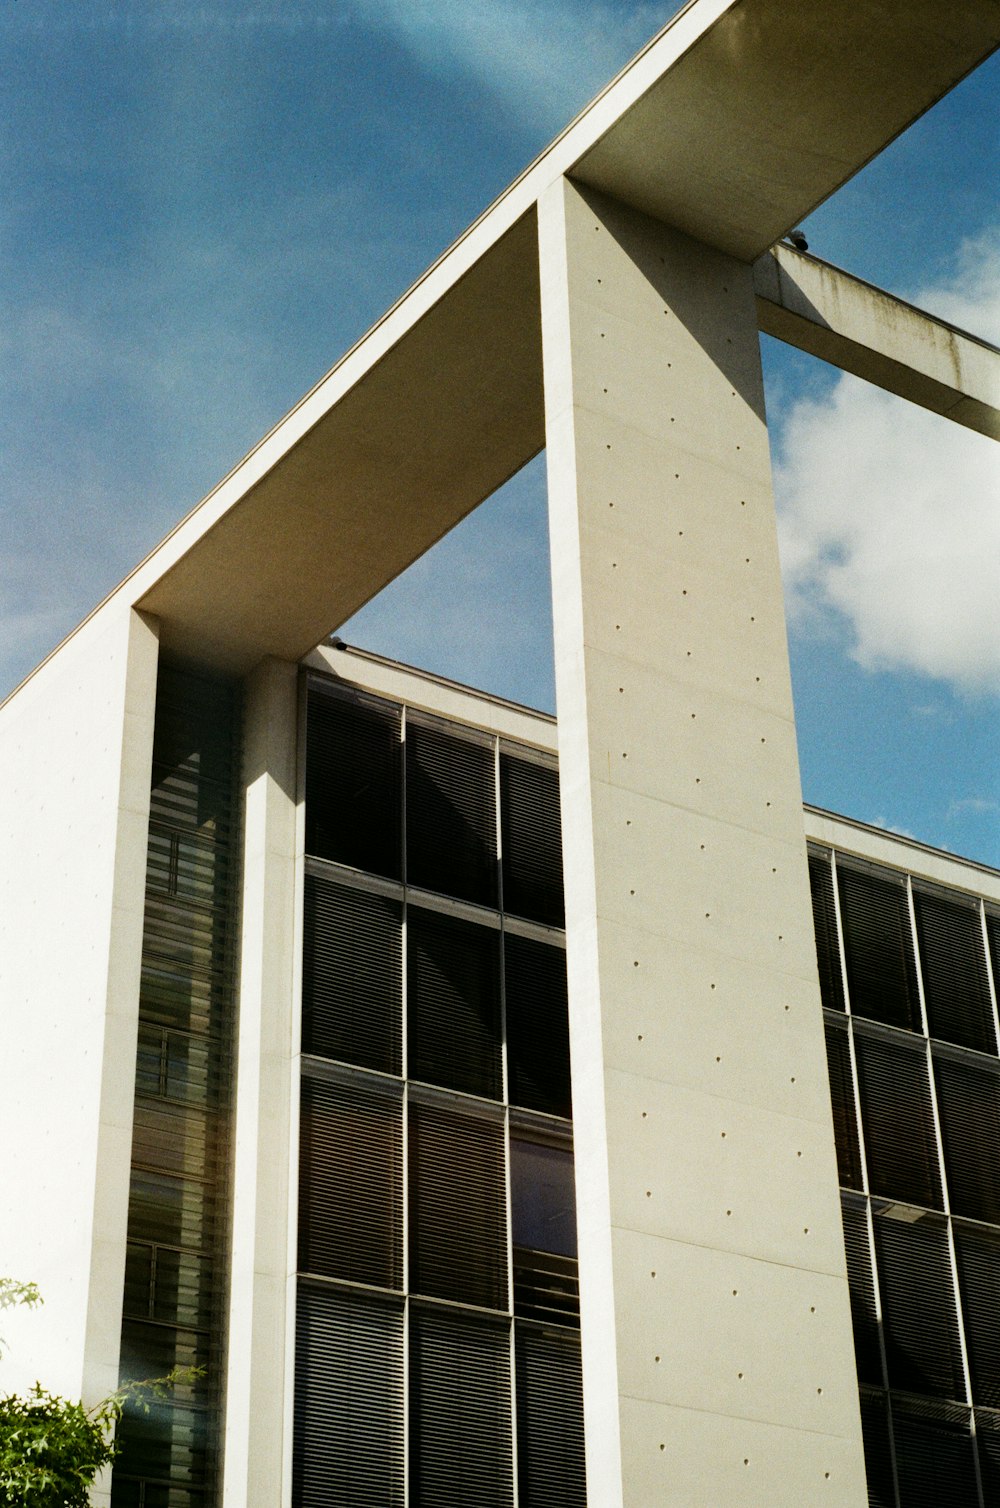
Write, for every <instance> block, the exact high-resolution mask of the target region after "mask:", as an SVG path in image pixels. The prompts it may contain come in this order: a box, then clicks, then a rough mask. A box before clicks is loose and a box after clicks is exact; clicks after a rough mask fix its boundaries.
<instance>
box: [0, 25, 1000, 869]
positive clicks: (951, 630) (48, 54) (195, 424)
mask: <svg viewBox="0 0 1000 1508" xmlns="http://www.w3.org/2000/svg"><path fill="white" fill-rule="evenodd" d="M676 8H677V7H676V6H675V5H673V4H671V3H670V0H667V3H665V4H662V5H654V4H631V3H627V0H620V3H611V0H489V3H485V0H482V3H481V0H326V3H319V0H283V3H275V0H205V3H196V0H161V3H153V0H148V3H129V0H117V3H110V4H105V3H101V0H92V3H90V4H88V5H87V6H82V5H80V6H77V5H67V4H66V0H18V3H17V4H10V5H8V6H7V7H5V8H4V9H3V11H2V13H0V47H2V56H3V60H4V61H3V72H2V87H3V98H2V101H0V121H2V124H0V161H2V165H3V181H4V194H3V196H2V202H0V255H2V265H3V269H4V275H3V279H2V289H0V297H2V299H3V310H2V323H0V332H2V333H0V455H2V462H0V467H2V470H0V526H2V527H0V620H2V629H0V695H2V694H4V693H5V692H6V691H8V690H9V689H10V688H11V687H12V686H13V685H14V684H16V682H17V681H18V680H19V679H20V677H21V676H23V675H24V674H26V673H27V672H28V671H29V670H30V669H31V668H32V666H33V665H34V664H35V663H36V662H37V660H38V659H39V658H41V656H42V655H43V654H44V653H45V652H46V651H47V650H49V649H50V648H51V647H52V646H53V645H54V644H55V643H56V642H57V641H58V640H59V638H61V637H62V636H63V634H65V633H66V632H68V631H69V630H70V629H71V628H72V627H73V626H74V624H75V623H76V622H78V621H79V619H80V618H81V617H82V616H83V615H84V613H86V612H87V611H88V610H89V608H91V607H92V606H93V605H94V603H95V602H96V601H97V600H98V599H99V598H100V597H101V596H102V595H103V594H104V593H105V592H106V591H107V590H109V589H110V588H111V587H112V586H114V585H115V583H116V582H117V581H118V580H119V579H120V578H121V577H122V576H123V575H124V574H125V573H126V572H127V571H128V570H129V569H130V568H131V567H132V566H133V565H134V564H135V562H136V561H137V560H138V559H139V558H140V557H141V555H143V554H144V553H145V552H146V551H147V550H148V549H149V548H151V547H152V546H153V545H154V544H155V543H156V542H157V540H158V539H159V538H160V537H161V536H162V535H163V534H164V533H165V532H166V530H167V529H168V528H170V527H171V526H172V525H173V524H174V523H175V522H176V521H177V519H178V518H179V517H180V516H181V515H182V514H183V513H185V512H186V511H187V510H188V509H189V508H190V507H191V506H192V505H193V504H194V503H195V502H197V501H198V499H199V498H200V497H201V496H202V495H203V494H204V493H205V492H206V491H207V490H208V489H209V488H210V487H211V486H212V485H213V484H214V482H215V481H217V480H218V478H219V477H220V476H221V475H222V474H223V473H224V472H225V471H227V470H228V469H229V468H230V466H231V465H232V464H233V463H234V462H235V461H236V460H238V459H239V457H240V456H241V455H242V454H243V453H244V452H245V451H246V450H247V449H249V447H250V446H251V445H252V444H253V443H254V442H255V441H256V440H257V439H258V438H259V437H260V435H261V434H263V433H264V432H265V431H266V430H267V429H269V428H270V427H271V425H272V424H273V423H274V421H275V420H276V419H277V418H278V417H279V416H280V415H281V414H282V413H283V412H284V411H285V410H286V409H288V408H289V407H290V406H291V405H292V404H293V403H294V402H295V401H296V399H297V398H298V397H299V396H300V395H301V394H302V393H303V392H304V391H305V390H306V389H307V388H309V387H310V386H311V385H312V384H313V383H314V382H315V381H316V380H317V379H318V378H319V377H320V376H322V374H323V373H324V372H325V371H326V370H327V369H328V368H329V367H330V366H331V365H332V364H333V362H334V361H335V360H336V359H337V358H338V356H339V355H340V354H341V353H342V352H343V350H344V349H345V348H346V347H347V346H348V345H349V344H351V343H352V342H353V341H354V340H355V339H356V338H357V337H358V336H359V335H361V334H362V333H363V332H364V330H365V329H366V328H367V327H368V326H369V325H370V324H371V323H372V322H373V321H374V320H375V319H376V318H377V317H378V316H379V315H380V314H381V313H382V311H383V310H384V309H385V307H386V306H387V305H388V304H389V303H390V302H392V301H393V300H394V299H395V298H396V297H398V295H399V294H400V293H401V292H402V291H403V290H404V289H405V288H406V287H407V285H408V284H409V283H410V282H411V281H412V280H413V279H414V278H415V277H416V276H417V275H418V274H419V273H420V272H421V271H422V270H423V269H424V268H425V267H426V265H427V264H428V263H429V262H430V261H431V260H433V259H434V258H435V257H436V256H437V255H438V253H439V252H440V251H441V250H443V248H444V247H445V246H446V245H447V244H448V243H449V242H450V241H451V240H452V239H453V238H454V237H455V236H456V235H457V234H458V233H459V232H460V231H461V230H463V229H464V227H465V226H466V225H467V224H468V223H469V222H470V221H471V220H472V219H473V218H475V216H476V215H477V214H478V213H479V212H480V211H481V210H482V209H483V208H484V206H485V205H486V204H487V203H488V202H489V201H490V200H491V199H492V198H493V197H494V196H495V195H496V194H497V193H498V192H500V191H501V190H502V189H503V188H504V187H505V186H506V184H507V183H508V182H509V181H510V179H511V178H513V177H514V176H515V175H516V174H517V173H518V172H519V171H520V170H521V168H523V167H524V166H525V165H526V163H527V162H528V161H529V160H530V159H531V158H532V157H534V156H535V155H536V153H537V152H538V151H539V150H541V148H543V147H544V146H545V144H546V143H547V141H548V140H549V139H550V138H551V137H552V136H553V135H554V134H555V132H556V131H557V130H558V129H559V128H560V127H561V126H562V125H563V124H564V122H565V120H566V119H567V118H568V117H569V116H570V115H571V114H572V113H574V112H575V111H576V110H577V109H579V108H580V107H581V106H582V105H584V104H585V103H586V101H587V100H588V98H589V97H590V96H591V95H592V94H593V93H594V92H595V91H596V90H597V89H598V88H599V87H600V86H601V85H602V84H603V83H604V82H606V80H607V78H608V77H610V76H611V74H612V73H613V72H614V71H615V70H616V69H617V68H618V67H620V66H621V65H622V64H623V63H624V62H626V61H627V59H628V58H629V57H630V56H631V55H632V53H633V52H635V51H636V50H637V48H638V47H640V46H641V45H642V44H643V43H644V42H645V41H646V39H647V38H648V37H649V36H650V35H651V34H652V33H653V32H654V31H655V30H657V29H658V27H659V26H660V25H662V24H663V23H664V21H666V20H667V19H668V18H669V16H670V14H671V13H672V12H673V11H674V10H675V9H676ZM998 86H1000V63H998V60H996V59H994V60H993V61H992V62H991V63H988V64H987V65H985V66H984V67H983V68H982V69H981V70H980V71H979V72H978V73H977V74H975V75H974V76H973V77H972V78H970V79H969V80H967V81H966V82H965V83H964V84H963V85H962V86H960V88H959V89H958V90H956V91H955V92H954V93H953V94H952V95H950V96H949V97H948V98H947V99H945V100H944V101H942V103H941V104H940V105H938V106H937V107H936V108H935V109H934V110H933V111H931V112H930V113H929V114H928V115H927V116H926V117H925V118H924V119H923V120H922V121H921V122H918V123H917V125H916V126H914V127H913V128H912V129H911V131H909V132H908V133H907V134H906V135H905V136H904V137H902V138H901V139H900V140H899V141H898V142H897V143H895V144H894V145H893V146H892V147H891V148H889V149H888V150H887V151H886V152H885V153H884V154H883V155H882V156H881V157H880V158H879V159H877V160H876V161H875V162H874V163H873V164H872V165H871V166H870V167H869V168H867V169H866V170H865V171H864V172H863V173H862V174H860V175H859V176H858V177H857V178H856V179H855V180H854V181H853V182H852V183H851V184H850V185H848V186H847V187H846V188H845V189H844V190H842V191H841V192H840V193H839V194H838V195H836V196H835V197H834V198H833V199H832V200H831V201H830V202H829V203H828V204H827V205H825V206H823V207H822V208H821V209H820V210H818V211H817V212H816V213H815V214H814V215H813V216H812V217H811V219H810V221H809V222H808V223H807V225H806V229H807V232H808V234H809V237H810V241H811V244H812V247H813V249H814V250H815V251H816V252H817V253H818V254H819V255H820V256H824V257H827V258H829V259H830V260H831V261H834V262H836V263H838V264H840V265H842V266H845V267H848V268H849V269H851V270H852V271H855V272H857V273H859V274H860V275H862V276H864V277H867V278H869V279H871V280H872V281H874V282H877V283H881V284H882V285H883V286H886V287H889V288H891V289H893V290H894V291H896V292H899V293H901V294H903V295H905V296H907V297H910V298H913V299H914V301H916V302H921V303H923V304H924V305H926V306H927V307H932V308H935V309H936V310H938V311H939V312H941V313H942V314H944V315H945V316H946V317H948V318H950V319H952V320H954V321H955V322H956V323H959V324H967V325H968V326H970V327H971V328H973V329H975V330H978V331H979V333H981V334H983V335H987V336H989V337H990V338H992V339H993V340H994V341H1000V208H998V204H997V197H996V187H995V185H996V182H997V170H998V167H1000V150H998V136H997V113H996V106H995V100H996V97H997V90H998ZM764 346H765V351H764V356H765V371H766V374H767V382H768V404H769V410H770V414H771V420H772V444H773V448H774V458H775V464H776V484H777V492H778V498H779V508H780V515H781V522H782V537H783V546H784V551H785V559H786V581H787V587H788V601H789V607H790V635H791V647H792V663H793V678H794V684H795V694H796V706H797V712H798V720H799V738H800V752H801V760H802V771H803V785H804V790H805V795H806V797H807V799H808V800H811V801H813V802H815V803H817V804H819V805H824V806H828V807H831V808H832V809H834V810H839V811H843V812H847V813H849V814H850V815H853V816H856V817H859V818H862V819H864V820H867V821H875V822H880V823H883V824H885V825H887V826H890V827H893V828H898V829H900V830H904V831H907V832H910V833H912V834H914V835H915V836H918V837H920V838H922V839H924V840H925V841H928V842H932V843H936V844H939V845H941V846H944V847H949V848H953V849H954V850H955V851H957V852H959V853H964V854H968V855H970V856H972V857H975V858H979V859H982V860H984V861H986V862H988V863H993V864H996V865H1000V786H998V782H997V778H996V755H995V748H996V743H997V736H996V735H997V714H998V711H1000V700H998V698H1000V607H998V600H1000V591H998V590H997V588H996V583H997V582H998V581H1000V474H998V470H997V462H996V460H995V459H994V451H993V448H992V447H990V445H989V442H987V441H985V440H982V439H981V438H980V437H978V436H974V435H971V436H970V435H968V434H966V433H964V432H959V431H957V429H956V427H955V426H951V425H948V424H945V423H943V422H942V421H936V420H934V419H933V417H932V416H929V415H925V414H922V413H918V412H917V411H915V410H910V409H908V408H907V407H906V405H902V404H899V403H896V402H894V401H893V400H891V399H889V398H888V397H886V396H885V395H882V394H878V393H876V392H874V390H872V389H866V388H864V387H863V386H862V385H860V384H857V383H853V382H851V381H850V380H849V379H843V378H840V377H839V376H838V374H837V373H835V372H833V371H832V370H830V369H828V368H826V367H824V366H823V365H822V364H821V363H817V362H813V361H809V360H807V359H806V358H803V357H801V356H798V355H797V354H796V353H792V352H788V351H786V350H784V349H782V348H780V347H778V346H777V345H776V344H775V343H773V342H770V341H765V342H764ZM501 536H502V537H503V539H504V541H505V544H504V554H503V564H502V569H499V570H498V569H497V568H496V565H495V559H496V555H495V545H496V542H497V541H498V540H499V539H500V538H501ZM491 557H492V558H491ZM547 598H548V562H547V554H546V540H545V522H544V463H543V460H540V461H538V462H535V463H533V464H532V466H531V467H529V468H527V469H526V471H525V472H523V473H522V474H521V475H520V476H519V477H517V478H515V479H514V481H513V482H512V483H510V484H509V485H508V486H507V487H506V488H505V489H503V491H502V492H501V493H500V494H498V495H497V496H496V497H494V498H493V499H491V500H490V501H489V502H488V503H487V504H486V505H484V507H483V508H482V509H480V510H479V511H478V513H476V514H474V515H473V516H472V517H471V518H470V519H469V520H468V521H467V522H466V523H465V524H463V525H462V526H460V528H459V529H458V530H456V531H455V532H454V533H453V534H452V535H451V536H449V538H448V539H447V540H445V541H444V542H442V544H441V545H440V546H438V548H437V549H436V550H435V551H433V552H431V554H430V555H429V556H427V557H425V558H424V560H423V561H421V562H418V564H417V566H415V567H414V568H413V569H412V571H411V572H409V573H407V575H406V576H405V577H403V578H401V579H400V581H399V582H397V583H396V584H395V585H394V586H393V587H391V588H390V589H389V590H388V591H387V592H386V593H384V594H383V596H382V597H381V598H380V599H378V600H377V601H376V602H375V603H373V604H371V605H370V606H369V607H368V608H367V609H365V611H364V612H363V613H362V614H360V615H359V616H358V618H356V619H355V620H354V621H353V622H352V623H351V624H350V625H348V626H347V627H346V629H345V630H344V632H345V637H347V638H349V639H350V640H351V641H352V642H357V643H362V644H367V645H368V646H369V647H371V648H375V649H379V650H381V651H383V652H385V653H390V654H396V655H399V656H400V657H402V658H406V659H409V660H411V661H414V662H416V663H422V664H427V665H429V666H430V667H431V668H434V669H438V670H441V671H442V672H444V673H446V674H450V675H454V676H456V677H457V678H460V679H463V680H467V681H470V682H472V683H474V684H480V685H484V686H486V687H488V688H490V689H493V690H496V691H499V692H502V693H503V694H506V695H509V696H512V697H515V698H519V699H523V700H526V701H529V702H532V703H535V704H539V705H551V702H552V670H551V629H550V622H549V614H548V602H547ZM429 609H430V610H429Z"/></svg>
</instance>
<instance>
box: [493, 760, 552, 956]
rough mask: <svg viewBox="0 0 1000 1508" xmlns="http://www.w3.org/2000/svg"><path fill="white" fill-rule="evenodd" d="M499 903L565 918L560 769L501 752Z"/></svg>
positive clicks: (521, 912)
mask: <svg viewBox="0 0 1000 1508" xmlns="http://www.w3.org/2000/svg"><path fill="white" fill-rule="evenodd" d="M500 830H501V832H502V834H503V905H504V910H505V911H510V912H513V914H514V915H515V916H526V917H530V918H531V920H532V921H537V922H545V923H547V924H548V925H549V926H552V927H561V926H562V925H563V921H564V908H563V872H562V832H561V829H560V825H559V771H558V770H557V769H556V768H555V767H554V766H552V765H540V764H535V763H534V762H532V761H529V760H526V759H516V758H515V757H514V756H513V755H510V754H506V753H503V752H501V754H500Z"/></svg>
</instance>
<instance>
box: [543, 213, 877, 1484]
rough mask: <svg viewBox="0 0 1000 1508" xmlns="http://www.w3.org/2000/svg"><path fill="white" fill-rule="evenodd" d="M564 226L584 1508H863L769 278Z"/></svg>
mask: <svg viewBox="0 0 1000 1508" xmlns="http://www.w3.org/2000/svg"><path fill="white" fill-rule="evenodd" d="M539 224H540V244H541V264H542V313H543V349H544V359H545V383H546V403H547V408H548V417H547V446H548V464H549V495H550V510H551V528H552V558H553V600H554V612H555V634H556V683H557V694H558V706H559V749H560V771H561V785H562V793H563V795H562V799H563V828H564V846H565V862H566V886H567V928H568V943H569V948H568V960H569V972H570V1001H571V1017H572V1021H571V1034H572V1056H573V1081H574V1121H575V1127H576V1132H575V1141H576V1159H577V1174H578V1201H579V1222H580V1262H581V1295H582V1326H583V1329H582V1333H583V1345H584V1386H585V1408H586V1415H587V1440H588V1458H587V1460H588V1477H589V1492H590V1496H591V1498H592V1500H593V1501H595V1502H598V1503H600V1504H601V1505H602V1508H604V1505H608V1508H610V1505H613V1504H622V1505H628V1508H635V1505H639V1504H643V1505H645V1504H652V1503H656V1504H658V1505H666V1504H677V1505H681V1504H683V1505H684V1508H692V1505H694V1504H704V1505H706V1508H708V1505H713V1508H714V1505H718V1504H719V1503H722V1502H739V1503H741V1504H744V1505H758V1504H759V1505H761V1508H763V1505H765V1504H766V1505H767V1508H775V1505H779V1504H788V1505H789V1508H792V1505H794V1508H803V1505H811V1504H817V1505H818V1504H828V1503H830V1502H833V1501H835V1502H836V1503H837V1504H838V1508H852V1505H855V1504H856V1505H858V1508H861V1505H862V1504H864V1503H865V1502H866V1489H865V1479H864V1466H863V1457H862V1449H861V1434H860V1422H859V1415H858V1400H857V1381H856V1374H855V1364H854V1353H853V1344H852V1332H851V1319H850V1308H849V1300H848V1292H847V1283H846V1275H845V1267H844V1254H843V1242H842V1236H841V1227H840V1211H839V1205H838V1198H837V1174H836V1166H835V1159H834V1146H833V1128H832V1122H831V1112H830V1101H829V1092H828V1089H827V1083H826V1062H825V1053H824V1047H823V1029H822V1016H821V1009H820V1002H819V991H818V985H817V981H816V962H815V950H814V944H813V933H812V918H811V913H810V909H809V885H808V879H807V874H806V856H805V841H804V833H803V823H802V806H801V793H800V787H799V776H798V763H797V753H796V745H795V735H794V724H793V718H792V703H791V689H790V682H789V672H788V658H787V645H786V640H785V628H784V612H783V602H782V593H781V582H780V575H779V569H778V556H777V542H776V531H775V518H774V506H773V498H772V493H771V483H770V467H769V458H768V448H767V436H766V429H765V425H764V409H763V387H762V379H761V372H760V357H759V348H758V339H757V325H756V317H755V310H754V293H753V283H752V275H751V271H750V269H749V268H748V267H747V266H746V265H745V264H742V263H739V262H737V261H735V260H734V259H732V258H730V257H727V256H725V255H723V254H721V253H719V252H717V251H714V250H713V249H711V248H709V247H706V246H704V245H701V244H699V243H697V242H694V241H692V240H689V239H688V238H687V237H685V236H681V235H678V234H677V233H676V232H673V231H670V230H668V229H667V228H666V227H664V226H662V225H660V224H658V223H656V222H654V221H652V220H647V219H645V218H644V217H642V216H640V215H637V214H636V213H635V212H634V211H632V210H630V209H628V208H626V207H624V206H622V205H617V204H615V203H614V202H612V201H609V200H607V199H604V198H602V197H601V196H599V195H593V194H592V193H589V192H581V191H580V190H579V189H578V188H576V187H574V186H572V185H569V184H567V185H565V186H563V185H557V186H555V187H554V188H553V190H552V191H551V194H550V195H549V196H548V197H547V198H546V199H545V200H543V202H542V204H541V206H540V220H539ZM750 1036H753V1037H755V1039H756V1043H757V1045H756V1047H755V1048H753V1047H749V1046H748V1038H749V1037H750Z"/></svg>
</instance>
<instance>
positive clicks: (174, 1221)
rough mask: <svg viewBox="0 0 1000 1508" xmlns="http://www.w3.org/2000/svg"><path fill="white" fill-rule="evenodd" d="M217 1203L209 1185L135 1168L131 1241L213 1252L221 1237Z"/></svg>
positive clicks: (130, 1201) (130, 1221)
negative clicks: (218, 1238)
mask: <svg viewBox="0 0 1000 1508" xmlns="http://www.w3.org/2000/svg"><path fill="white" fill-rule="evenodd" d="M218 1203H219V1200H218V1195H217V1193H216V1191H215V1189H214V1188H212V1186H211V1185H209V1184H204V1183H199V1182H197V1181H196V1180H195V1179H184V1178H170V1177H168V1176H167V1175H166V1174H163V1173H148V1172H144V1171H141V1170H139V1169H133V1172H132V1186H131V1192H130V1194H129V1209H128V1233H129V1240H131V1241H146V1242H152V1243H155V1244H159V1243H163V1244H164V1245H166V1246H179V1247H188V1248H195V1249H199V1248H200V1249H202V1250H206V1249H211V1248H212V1247H213V1245H214V1243H215V1241H216V1239H217V1235H218V1230H217V1224H216V1222H217V1217H218Z"/></svg>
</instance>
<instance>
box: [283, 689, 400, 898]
mask: <svg viewBox="0 0 1000 1508" xmlns="http://www.w3.org/2000/svg"><path fill="white" fill-rule="evenodd" d="M400 722H401V718H400V713H399V711H398V709H397V708H393V707H373V706H371V705H369V704H368V703H367V702H351V701H347V700H346V699H345V698H343V697H339V696H328V695H325V694H324V693H323V692H321V691H319V690H315V689H314V690H313V691H312V692H311V693H310V696H309V715H308V728H307V734H306V852H307V853H310V854H315V855H316V857H317V858H320V859H332V860H334V861H335V862H336V863H338V864H351V865H353V866H354V867H355V868H357V869H367V870H369V871H370V872H371V873H372V874H381V875H388V876H389V877H390V878H392V879H399V877H400V873H401V852H400V849H401V845H400V829H401V820H400V817H401V799H402V793H401V790H400V758H401V755H400V749H401V745H400Z"/></svg>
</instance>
